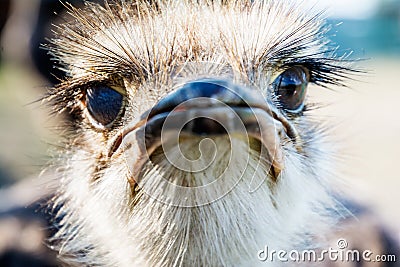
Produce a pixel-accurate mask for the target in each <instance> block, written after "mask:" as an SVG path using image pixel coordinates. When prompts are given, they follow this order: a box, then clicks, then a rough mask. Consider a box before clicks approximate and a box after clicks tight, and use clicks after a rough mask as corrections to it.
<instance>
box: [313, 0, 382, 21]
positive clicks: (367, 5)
mask: <svg viewBox="0 0 400 267" xmlns="http://www.w3.org/2000/svg"><path fill="white" fill-rule="evenodd" d="M381 1H382V0H318V1H317V4H316V6H317V7H318V8H327V10H328V13H327V14H328V15H329V16H330V17H333V18H346V19H363V18H368V17H370V16H371V15H373V14H374V11H375V10H376V8H377V6H378V4H379V3H380V2H381Z"/></svg>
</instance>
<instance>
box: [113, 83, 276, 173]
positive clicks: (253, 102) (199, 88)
mask: <svg viewBox="0 0 400 267" xmlns="http://www.w3.org/2000/svg"><path fill="white" fill-rule="evenodd" d="M281 128H282V124H281V123H280V122H279V121H278V120H276V119H274V113H273V112H272V110H271V108H270V107H269V106H268V104H267V102H266V101H265V98H264V97H263V96H262V95H261V94H259V93H257V92H256V90H253V89H248V88H244V87H241V86H237V85H234V84H232V83H230V82H227V81H222V80H213V79H202V80H197V81H192V82H189V83H186V84H184V85H183V86H182V87H181V88H179V89H177V90H175V91H173V92H172V93H170V94H168V95H167V96H165V97H164V98H162V99H161V100H160V101H159V102H158V103H157V104H156V105H155V106H154V107H153V108H152V109H151V110H150V111H148V112H147V113H146V114H144V115H143V116H142V120H141V122H140V123H139V124H136V125H135V126H134V127H130V128H127V129H125V130H124V132H123V134H122V135H121V137H120V140H119V141H117V142H116V144H117V145H115V144H114V146H115V148H114V149H112V151H115V150H116V148H118V147H119V146H120V144H121V143H123V139H124V137H125V136H128V135H130V134H132V133H135V135H136V142H135V143H136V145H137V147H134V148H132V144H129V150H130V151H131V153H130V155H129V156H132V157H136V161H135V162H136V164H135V166H134V167H133V174H136V175H133V176H134V178H135V179H138V178H139V177H138V174H139V173H140V171H141V169H142V167H143V164H144V163H145V162H146V161H147V160H148V159H149V156H150V155H151V154H152V153H153V152H154V151H155V150H156V149H157V148H158V147H160V146H163V145H165V144H175V145H177V144H178V142H179V138H180V137H189V138H190V137H194V136H218V135H229V137H231V136H232V135H236V136H237V135H242V136H247V137H248V138H254V139H256V140H259V141H260V142H261V144H262V146H261V153H260V156H263V157H264V159H267V160H268V161H269V163H270V170H269V171H270V173H272V175H273V176H275V178H277V177H278V175H279V173H280V172H281V170H282V169H283V159H282V151H281V148H280V138H279V132H280V129H281ZM122 147H124V145H123V146H122ZM123 150H124V149H123Z"/></svg>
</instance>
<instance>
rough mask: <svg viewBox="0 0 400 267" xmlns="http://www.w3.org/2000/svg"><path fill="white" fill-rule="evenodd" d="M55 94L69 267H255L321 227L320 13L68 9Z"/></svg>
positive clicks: (60, 242) (325, 67)
mask: <svg viewBox="0 0 400 267" xmlns="http://www.w3.org/2000/svg"><path fill="white" fill-rule="evenodd" d="M69 9H70V13H71V15H72V17H73V19H72V21H71V22H69V23H66V24H64V25H60V26H59V27H58V28H57V32H58V35H57V38H55V39H54V40H53V46H52V47H51V48H50V52H51V53H52V54H53V55H54V58H55V59H56V60H57V62H58V65H59V66H61V68H62V69H64V70H65V71H66V73H67V76H68V78H67V79H65V81H62V82H61V83H60V85H58V86H56V88H54V89H53V90H51V92H50V95H49V99H51V100H53V101H54V103H55V104H54V106H55V108H56V110H57V111H58V112H62V111H64V110H68V111H69V112H71V114H73V116H72V117H73V122H72V127H71V130H70V131H67V134H66V140H67V145H66V150H65V153H63V154H62V156H61V157H60V161H59V165H60V166H61V167H60V168H59V177H57V179H60V180H61V186H60V191H59V195H58V196H57V198H56V199H55V203H56V204H57V207H59V209H58V210H59V211H58V215H59V220H58V221H59V226H58V228H59V231H58V233H57V234H56V235H55V236H54V243H55V244H57V249H58V250H59V252H60V255H61V256H62V257H63V258H64V260H65V261H66V262H68V263H69V264H70V265H78V266H80V265H83V266H89V265H90V266H92V265H95V266H98V265H99V266H181V265H183V266H233V265H248V266H250V265H251V266H254V265H256V264H258V263H260V262H259V261H258V259H257V251H258V250H259V249H260V248H263V247H264V246H265V245H268V246H269V247H271V248H276V249H293V248H297V247H304V246H307V245H309V244H310V240H311V239H312V238H313V236H314V235H315V234H318V235H319V234H320V231H321V229H322V228H323V226H324V225H325V224H326V222H327V221H328V220H327V216H326V215H327V212H326V210H327V209H330V208H332V207H333V204H332V203H333V201H332V199H331V197H330V192H329V182H330V180H331V177H332V176H331V165H332V163H331V155H330V151H331V149H330V147H331V146H330V145H329V144H327V142H326V141H325V139H324V132H323V130H322V129H321V127H320V126H319V124H318V122H316V121H315V120H313V118H312V116H311V115H310V114H309V109H310V105H309V104H308V103H307V87H308V85H309V84H314V85H317V86H321V87H324V86H327V85H329V84H341V83H342V79H343V78H345V77H346V75H347V74H348V72H349V71H351V70H350V69H349V68H348V67H346V63H345V62H344V61H343V60H342V59H339V58H336V57H335V53H334V49H332V47H331V46H330V45H329V42H328V41H327V40H326V39H325V37H324V35H325V33H326V32H327V30H328V29H327V27H326V26H325V25H324V23H323V20H322V18H321V15H320V14H315V13H314V14H310V13H312V12H311V11H310V10H303V9H302V7H301V5H299V4H294V3H292V2H287V1H247V0H240V1H190V0H188V1H161V0H160V1H150V2H146V1H132V2H131V1H122V0H121V1H107V2H105V4H104V5H103V6H100V5H97V4H91V3H86V5H85V7H84V8H82V9H76V8H73V7H69Z"/></svg>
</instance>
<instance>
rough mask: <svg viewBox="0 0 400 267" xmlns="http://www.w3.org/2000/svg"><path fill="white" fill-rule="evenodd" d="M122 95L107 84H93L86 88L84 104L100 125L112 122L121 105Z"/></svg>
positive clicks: (107, 124)
mask: <svg viewBox="0 0 400 267" xmlns="http://www.w3.org/2000/svg"><path fill="white" fill-rule="evenodd" d="M123 98H124V97H123V96H122V95H121V94H120V93H118V92H117V91H115V90H114V89H112V88H110V87H108V86H104V85H101V86H94V87H91V88H89V89H87V90H86V106H87V109H88V111H89V114H90V116H92V118H93V119H94V120H95V121H96V122H97V123H99V124H101V125H102V126H109V125H110V124H112V123H113V122H114V121H115V119H117V117H118V115H119V114H120V111H121V109H122V106H123Z"/></svg>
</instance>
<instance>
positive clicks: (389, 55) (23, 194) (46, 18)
mask: <svg viewBox="0 0 400 267" xmlns="http://www.w3.org/2000/svg"><path fill="white" fill-rule="evenodd" d="M69 2H73V3H75V4H81V1H69ZM316 6H317V7H316V8H322V9H326V10H327V15H328V21H329V23H330V24H332V30H331V31H330V33H329V35H330V38H331V39H332V41H333V42H335V43H336V44H338V45H339V46H340V48H341V50H340V51H341V53H349V52H351V51H352V54H351V58H353V59H360V58H361V59H365V60H362V61H359V62H357V63H356V66H357V67H358V68H360V69H362V70H366V73H365V74H360V75H358V76H355V77H354V81H350V82H349V88H331V89H332V90H325V89H320V88H312V89H310V98H311V99H312V101H316V102H323V103H324V104H326V105H324V107H323V108H321V109H319V110H318V111H316V112H315V116H318V117H319V118H320V119H321V120H322V121H324V122H325V123H329V125H332V127H331V131H332V136H333V139H334V141H335V142H337V144H338V147H337V149H338V150H339V151H340V155H339V156H338V157H339V161H340V166H339V168H340V169H341V172H340V174H338V175H339V176H340V177H341V178H342V179H343V183H342V187H343V190H344V191H345V192H347V193H348V195H350V196H351V197H352V198H354V199H357V200H359V201H360V202H362V203H364V204H365V205H366V206H368V207H370V208H371V209H372V210H373V211H374V212H375V213H376V214H377V216H379V217H380V218H381V220H382V221H383V222H384V223H385V224H386V225H387V227H388V229H391V231H390V232H391V233H392V235H393V237H394V238H397V239H400V232H399V229H400V208H399V203H400V174H399V172H400V171H399V167H400V116H399V115H400V111H399V110H400V109H399V108H400V0H334V1H333V0H319V1H318V2H317V4H316ZM62 12H63V7H62V5H61V4H60V3H59V1H58V0H9V1H8V0H0V38H1V39H0V266H57V262H56V261H55V260H54V259H53V258H52V257H51V256H49V254H48V251H47V250H46V248H45V247H44V246H43V244H42V243H43V236H44V235H46V232H43V231H39V229H42V230H43V229H45V230H46V231H51V229H50V228H48V226H47V224H46V220H45V219H46V214H43V213H41V212H39V213H38V212H36V211H38V210H40V209H39V207H40V203H41V201H38V200H42V201H43V199H45V198H46V197H47V196H48V194H49V192H51V188H49V186H48V184H47V183H46V175H42V176H41V177H42V178H40V179H38V178H37V177H38V174H39V173H40V171H41V169H42V166H43V165H45V164H46V163H47V162H48V161H49V159H50V157H49V156H48V155H49V154H51V152H52V150H53V149H54V147H56V146H57V144H58V143H59V137H58V136H57V131H56V128H55V125H56V123H57V121H58V120H59V119H61V118H58V117H57V116H56V117H49V115H48V114H49V112H50V111H49V109H48V108H47V107H45V106H43V105H40V103H38V102H36V101H37V100H38V99H40V96H41V95H42V94H43V93H44V92H45V90H46V88H48V87H51V86H52V84H53V83H55V82H57V77H62V75H63V74H62V73H60V72H59V71H57V70H56V69H54V68H53V67H52V66H51V62H50V59H49V56H48V55H47V53H46V51H45V50H43V49H40V48H39V47H40V44H41V43H46V42H47V41H46V39H45V38H48V37H51V34H52V33H51V26H50V25H51V23H54V22H55V23H57V20H59V15H56V14H55V13H57V14H60V13H62ZM397 79H399V80H397ZM27 188H28V189H30V190H27ZM23 207H28V208H27V209H26V208H23ZM21 218H22V219H21ZM26 221H29V223H26ZM12 233H18V234H12ZM24 240H30V241H29V242H24ZM3 251H7V253H3ZM10 251H11V252H10ZM25 254H29V255H31V256H30V257H31V260H30V261H29V262H23V261H22V262H21V261H18V260H16V259H22V258H23V257H21V255H25ZM32 255H33V256H32ZM49 257H50V258H49ZM13 264H14V265H13Z"/></svg>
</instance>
